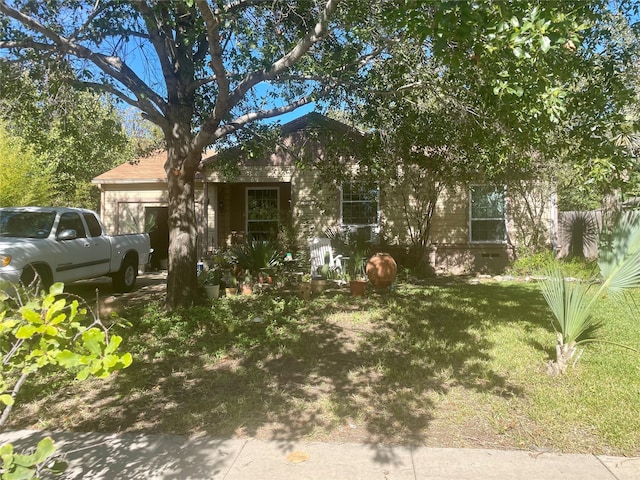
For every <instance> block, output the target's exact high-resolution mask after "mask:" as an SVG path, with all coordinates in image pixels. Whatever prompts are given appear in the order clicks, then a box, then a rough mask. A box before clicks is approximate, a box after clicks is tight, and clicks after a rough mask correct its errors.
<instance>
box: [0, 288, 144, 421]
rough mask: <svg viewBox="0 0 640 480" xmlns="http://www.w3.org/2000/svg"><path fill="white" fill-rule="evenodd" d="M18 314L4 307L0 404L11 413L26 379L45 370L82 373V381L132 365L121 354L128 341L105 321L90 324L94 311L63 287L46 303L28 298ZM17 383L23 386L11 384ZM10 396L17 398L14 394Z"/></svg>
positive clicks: (0, 327)
mask: <svg viewBox="0 0 640 480" xmlns="http://www.w3.org/2000/svg"><path fill="white" fill-rule="evenodd" d="M20 303H22V304H23V306H22V307H20V308H19V309H18V310H15V311H14V310H10V309H8V307H7V306H6V305H7V304H3V307H2V308H3V309H4V310H2V311H0V346H1V348H2V364H1V365H2V369H1V370H0V374H1V377H0V379H4V380H5V381H4V382H0V402H2V403H4V404H5V405H7V407H6V408H9V406H11V405H12V404H13V396H14V395H15V393H16V392H15V389H16V388H18V389H19V387H20V386H21V383H20V382H18V378H20V375H22V376H23V377H24V376H27V375H30V374H34V373H37V372H38V370H40V369H42V368H44V367H45V366H48V365H51V366H58V367H61V368H64V369H71V370H77V375H76V378H77V379H78V380H84V379H86V378H88V377H90V376H93V377H96V378H105V377H107V376H108V375H110V374H111V373H113V372H115V371H117V370H121V369H123V368H126V367H128V366H129V365H131V363H132V361H133V359H132V357H131V355H130V354H129V353H125V354H120V353H119V352H118V348H119V347H120V345H121V343H122V337H120V336H118V335H111V334H110V332H109V330H108V329H107V328H106V327H105V326H104V325H103V324H102V323H101V322H100V320H99V319H97V318H93V319H88V318H87V313H88V310H87V309H86V308H84V307H80V304H79V302H78V300H77V299H76V298H73V299H71V300H70V299H69V297H67V296H65V295H64V285H63V284H61V283H57V284H55V285H53V286H52V287H51V289H50V290H49V292H48V293H47V294H44V295H43V296H42V297H40V298H38V297H27V298H26V301H22V302H20ZM7 379H11V382H17V383H13V385H12V384H9V383H8V382H9V380H7ZM9 392H12V394H13V395H12V394H10V393H9Z"/></svg>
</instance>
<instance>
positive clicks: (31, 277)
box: [20, 265, 53, 292]
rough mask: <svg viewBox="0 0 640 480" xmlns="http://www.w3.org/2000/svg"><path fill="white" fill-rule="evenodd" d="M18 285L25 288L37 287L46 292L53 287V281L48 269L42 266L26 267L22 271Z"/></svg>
mask: <svg viewBox="0 0 640 480" xmlns="http://www.w3.org/2000/svg"><path fill="white" fill-rule="evenodd" d="M20 283H22V285H23V286H24V287H25V288H34V289H35V288H36V287H37V286H38V285H39V286H40V287H41V288H42V289H43V290H44V291H45V292H48V291H49V289H50V288H51V285H53V279H52V276H51V273H50V272H49V269H48V268H47V267H46V266H43V265H27V266H26V267H24V269H23V270H22V275H21V276H20Z"/></svg>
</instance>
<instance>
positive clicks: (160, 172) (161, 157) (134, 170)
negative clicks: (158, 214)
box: [91, 151, 167, 184]
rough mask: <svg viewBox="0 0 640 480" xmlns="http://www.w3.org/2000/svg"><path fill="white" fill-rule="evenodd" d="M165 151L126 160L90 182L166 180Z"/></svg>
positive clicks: (149, 181)
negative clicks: (129, 160)
mask: <svg viewBox="0 0 640 480" xmlns="http://www.w3.org/2000/svg"><path fill="white" fill-rule="evenodd" d="M166 161H167V152H166V151H159V152H156V153H154V154H152V155H150V156H148V157H143V158H139V159H138V160H136V161H135V162H126V163H123V164H122V165H118V166H117V167H115V168H112V169H111V170H109V171H107V172H104V173H103V174H101V175H98V176H97V177H95V178H94V179H93V180H91V182H92V183H98V184H102V183H160V182H166V181H167V174H166V172H165V171H164V162H166Z"/></svg>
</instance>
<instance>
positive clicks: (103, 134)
mask: <svg viewBox="0 0 640 480" xmlns="http://www.w3.org/2000/svg"><path fill="white" fill-rule="evenodd" d="M0 106H2V108H1V113H0V118H2V119H4V121H5V122H6V123H7V125H10V126H11V133H12V135H16V136H19V137H21V138H23V139H24V141H25V142H26V143H27V144H28V145H30V147H31V148H32V150H33V153H34V158H33V161H32V165H31V167H30V168H31V169H33V170H36V169H40V170H41V171H42V173H43V175H45V172H46V174H50V175H51V178H54V179H55V182H52V183H50V184H49V185H48V190H49V193H50V195H49V199H50V201H49V203H50V204H59V205H73V206H82V207H88V208H96V207H97V201H98V195H97V193H98V192H97V189H96V188H95V187H93V186H92V185H91V179H92V178H93V177H95V176H96V175H99V174H100V173H103V172H104V171H106V170H108V169H110V168H113V167H114V166H116V165H119V164H120V163H123V162H125V161H127V160H131V159H132V158H133V157H134V146H133V143H132V141H131V140H130V139H129V136H128V135H127V134H126V133H125V131H124V130H123V127H122V125H121V119H120V116H119V114H118V111H117V110H116V108H115V105H114V102H113V100H112V99H111V98H110V97H108V96H106V95H104V94H102V95H100V94H98V93H94V92H88V91H77V90H75V89H73V88H72V87H71V86H70V85H68V84H67V83H65V82H64V81H63V79H61V78H59V75H57V74H56V72H49V73H47V71H45V70H42V69H41V68H40V67H39V66H28V67H25V66H18V65H14V64H0ZM21 186H22V188H23V190H24V196H25V198H26V197H29V196H30V195H32V194H33V192H30V190H31V188H33V187H34V185H33V184H31V185H30V184H21Z"/></svg>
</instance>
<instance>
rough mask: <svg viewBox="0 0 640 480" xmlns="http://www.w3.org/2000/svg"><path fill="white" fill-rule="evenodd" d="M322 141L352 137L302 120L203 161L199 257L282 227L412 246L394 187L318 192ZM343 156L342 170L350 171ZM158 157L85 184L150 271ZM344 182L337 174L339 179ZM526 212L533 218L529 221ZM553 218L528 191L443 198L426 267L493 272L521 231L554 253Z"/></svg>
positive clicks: (301, 234)
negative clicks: (142, 245)
mask: <svg viewBox="0 0 640 480" xmlns="http://www.w3.org/2000/svg"><path fill="white" fill-rule="evenodd" d="M319 126H320V127H322V128H321V131H322V132H327V131H334V132H339V133H342V134H347V135H351V137H352V141H351V143H352V144H357V142H358V138H359V137H362V134H361V133H360V132H357V131H355V130H354V129H351V128H350V127H348V126H347V125H345V124H343V123H341V122H338V121H336V120H332V119H329V118H327V117H324V116H321V115H319V114H316V113H310V114H307V115H304V116H303V117H300V118H298V119H296V120H294V121H292V122H289V123H287V124H285V125H283V126H282V127H281V132H282V135H281V140H280V141H278V142H274V143H277V146H276V147H275V148H270V149H269V150H272V151H264V150H263V151H262V153H259V154H255V153H254V154H253V155H248V154H245V153H243V151H242V150H241V149H238V150H235V151H233V150H232V151H229V152H226V153H225V154H224V155H223V156H221V155H216V154H208V155H205V156H204V160H203V165H204V169H203V171H201V172H199V173H198V176H197V186H196V213H197V217H198V219H199V222H198V225H199V227H198V228H199V230H198V248H199V250H200V253H201V254H203V255H204V254H205V253H206V252H208V251H212V250H214V249H216V248H218V247H222V246H225V245H230V244H233V243H237V242H242V241H246V240H253V239H257V240H264V239H267V238H270V237H272V236H273V235H274V234H275V232H277V231H278V230H281V229H282V228H283V227H284V226H286V227H287V228H289V231H291V232H294V235H295V236H296V237H297V240H298V244H299V245H300V246H301V247H304V246H305V245H306V244H307V241H308V240H309V239H310V238H313V237H318V236H323V234H324V233H325V232H326V231H327V229H328V228H335V227H338V228H350V229H352V230H353V229H357V230H359V231H360V232H361V233H362V232H364V234H365V235H366V236H367V239H368V240H369V241H370V242H371V244H372V248H373V249H375V248H376V244H378V243H380V242H384V247H381V248H384V249H392V250H393V251H395V252H399V251H400V250H401V249H402V248H404V247H408V246H409V245H410V243H411V240H410V234H409V227H408V224H407V220H406V219H407V215H406V213H407V212H406V211H403V205H404V207H405V208H406V205H407V201H408V202H409V203H411V202H412V200H411V197H410V196H405V197H403V200H402V201H401V200H400V199H399V195H398V187H397V185H391V184H390V183H389V182H388V181H387V179H379V181H377V182H375V183H374V184H371V183H370V184H368V186H367V187H363V186H359V185H357V183H349V182H339V181H334V182H333V183H332V182H324V183H319V182H318V178H319V173H318V169H317V168H315V167H314V166H317V165H321V164H322V163H323V162H324V161H325V160H326V158H325V157H326V156H327V155H328V153H327V152H328V150H330V147H328V146H327V145H329V144H330V138H329V137H327V135H326V134H320V135H317V132H318V131H320V130H319ZM350 158H352V157H351V156H350V155H345V156H344V158H342V159H341V161H342V163H341V164H340V163H338V165H343V166H344V170H349V169H353V168H354V165H355V164H354V162H352V161H351V160H349V159H350ZM165 160H166V153H164V152H161V153H157V154H155V155H151V156H149V157H146V158H141V159H139V160H138V161H136V162H134V163H126V164H123V165H120V166H118V167H116V168H114V169H112V170H110V171H108V172H105V173H103V174H102V175H99V176H98V177H96V178H94V179H93V183H95V184H96V185H97V186H98V187H99V189H100V192H101V205H100V213H101V217H102V219H103V221H104V223H105V226H106V227H107V229H108V230H109V231H110V232H111V233H114V234H116V233H129V232H134V231H136V232H137V231H148V232H149V233H150V235H151V239H152V247H153V248H154V249H155V251H156V252H157V253H156V255H155V256H154V257H155V261H156V262H160V266H161V265H162V259H163V258H162V257H163V256H164V257H165V258H166V255H167V253H166V252H167V246H168V228H167V187H166V176H165V172H164V167H163V165H164V162H165ZM342 173H344V171H343V172H342ZM532 212H535V213H534V214H532ZM556 224H557V209H556V204H555V197H554V195H553V192H552V191H551V190H550V189H547V188H541V186H537V187H536V188H532V189H530V190H527V191H525V192H524V193H521V194H518V195H516V194H515V191H511V190H510V188H509V187H505V188H498V189H496V187H495V186H489V185H482V184H472V185H465V186H463V185H460V186H459V187H456V188H448V189H445V190H444V191H443V192H442V193H441V194H440V195H439V198H438V201H437V203H436V205H435V209H434V212H433V217H432V224H431V229H430V236H429V238H430V242H429V245H430V248H429V253H428V255H429V262H430V264H431V265H432V266H433V268H435V270H436V271H440V272H450V273H465V272H482V271H487V272H495V271H501V270H502V269H503V268H504V267H505V265H506V264H507V263H508V261H509V260H510V259H511V258H512V257H513V254H514V252H515V250H516V248H520V247H522V246H523V245H525V244H526V243H527V242H528V241H529V240H530V239H527V237H528V236H530V235H531V233H530V229H531V228H535V229H537V231H539V232H540V231H541V232H543V235H544V237H545V241H546V242H547V243H550V244H552V243H554V234H555V229H556Z"/></svg>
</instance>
